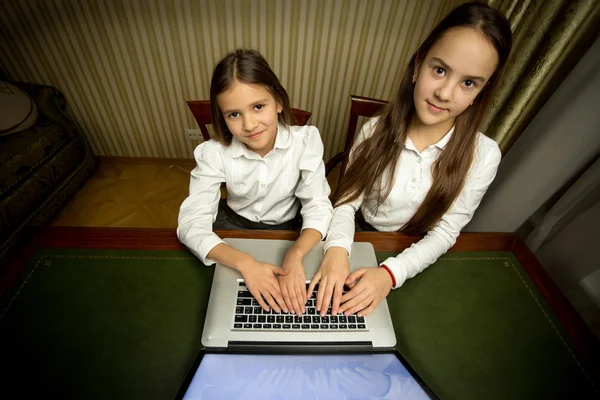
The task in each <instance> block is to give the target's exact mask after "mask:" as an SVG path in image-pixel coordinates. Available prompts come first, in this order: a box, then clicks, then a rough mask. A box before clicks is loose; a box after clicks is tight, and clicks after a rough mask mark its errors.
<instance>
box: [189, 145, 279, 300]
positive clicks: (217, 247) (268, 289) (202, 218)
mask: <svg viewBox="0 0 600 400" xmlns="http://www.w3.org/2000/svg"><path fill="white" fill-rule="evenodd" d="M216 146H218V145H217V144H215V143H212V142H205V143H202V144H201V145H199V146H198V147H197V148H196V150H195V151H194V157H195V159H196V168H194V170H193V171H192V173H191V177H190V195H189V196H188V197H187V198H186V199H185V200H184V202H183V204H182V205H181V209H180V211H179V225H178V227H177V236H178V238H179V240H180V241H181V243H183V244H184V245H185V246H186V247H187V248H189V249H190V251H191V252H192V253H193V254H194V255H195V256H196V257H198V258H199V259H200V260H201V261H202V262H203V263H204V264H206V265H211V264H214V263H215V262H219V263H221V264H224V265H227V266H229V267H232V268H234V269H237V270H238V271H240V273H241V274H242V276H243V277H244V280H245V281H246V284H247V285H248V290H250V292H251V293H252V295H253V296H254V297H255V298H256V300H257V301H258V303H259V304H260V305H261V307H263V308H264V309H265V310H268V309H269V306H268V305H267V303H268V304H270V305H271V306H272V307H273V308H274V309H275V310H277V311H279V310H280V308H279V305H278V304H280V305H283V304H284V302H283V299H282V298H281V292H280V291H279V285H278V284H277V279H276V278H275V275H276V274H285V273H286V272H285V271H282V270H281V269H280V268H278V267H276V266H274V265H271V264H265V263H261V262H258V261H256V260H255V259H254V258H252V257H251V256H249V255H247V254H245V253H242V252H241V251H239V250H236V249H234V248H233V247H231V246H229V245H227V244H225V242H224V241H223V240H222V239H221V238H219V237H218V236H217V235H216V234H215V233H214V232H213V231H212V224H213V222H214V221H215V219H216V217H217V212H218V207H219V200H220V198H221V191H220V187H221V182H225V172H224V165H223V159H222V155H221V154H220V152H219V150H218V148H217V147H216ZM263 298H264V300H266V302H265V301H264V300H263Z"/></svg>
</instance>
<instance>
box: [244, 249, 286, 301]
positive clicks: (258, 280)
mask: <svg viewBox="0 0 600 400" xmlns="http://www.w3.org/2000/svg"><path fill="white" fill-rule="evenodd" d="M238 270H239V271H240V273H241V274H242V277H243V278H244V281H246V286H247V287H248V290H249V291H250V293H252V296H254V298H255V299H256V301H257V302H258V304H260V306H261V307H262V308H263V310H266V311H268V310H269V305H270V306H271V307H273V310H275V311H277V312H281V309H283V311H285V312H287V311H288V309H287V307H286V305H285V302H284V301H283V297H282V296H281V290H280V289H279V282H278V281H277V276H282V275H287V274H288V273H289V271H284V270H283V269H282V268H279V267H277V266H275V265H273V264H267V263H262V262H259V261H256V260H255V259H251V260H250V261H248V262H247V263H245V264H244V265H243V266H240V267H239V268H238ZM265 300H266V302H265ZM267 303H268V305H267Z"/></svg>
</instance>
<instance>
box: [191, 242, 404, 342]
mask: <svg viewBox="0 0 600 400" xmlns="http://www.w3.org/2000/svg"><path fill="white" fill-rule="evenodd" d="M225 242H226V243H227V244H229V245H230V246H232V247H234V248H236V249H239V250H241V251H243V252H245V253H247V254H250V255H252V256H253V257H254V258H255V259H257V260H259V261H262V262H266V263H271V264H274V265H281V264H282V262H283V257H284V255H285V253H286V251H287V249H288V248H289V247H290V246H291V245H292V244H293V243H294V242H292V241H287V240H267V239H225ZM323 246H324V243H323V242H320V243H319V244H317V245H316V246H315V247H314V248H313V249H312V250H311V251H310V253H308V254H307V255H306V256H305V257H304V260H303V265H304V270H305V273H306V279H307V281H310V280H311V279H312V277H313V276H314V274H315V273H316V271H317V270H318V268H319V266H320V264H321V261H322V259H323V254H324V252H323ZM377 266H378V264H377V259H376V257H375V250H374V249H373V245H372V244H371V243H354V244H353V245H352V256H351V257H350V269H351V270H352V271H354V270H356V269H358V268H361V267H368V268H376V267H377ZM315 301H316V299H315V298H314V295H313V297H312V298H311V299H309V300H308V303H307V305H306V312H305V314H304V315H303V316H302V317H298V316H296V315H295V314H293V313H284V312H282V313H275V312H274V311H270V312H268V313H265V312H264V310H262V309H261V307H260V306H259V305H258V303H256V300H254V299H253V298H252V296H251V295H250V293H249V292H248V289H247V288H246V286H245V283H244V281H243V279H242V276H241V274H240V273H239V272H237V271H236V270H234V269H233V268H229V267H226V266H224V265H221V264H217V266H216V268H215V275H214V279H213V283H212V288H211V292H210V299H209V302H208V309H207V314H206V320H205V322H204V330H203V333H202V344H203V345H204V346H205V347H207V348H227V349H235V348H240V349H245V348H252V349H257V348H261V347H264V348H269V349H273V348H282V349H287V350H295V351H302V350H309V351H315V350H318V349H322V350H324V351H335V350H336V349H339V350H344V351H353V350H357V351H364V350H369V349H390V348H392V347H394V346H395V344H396V336H395V334H394V328H393V325H392V319H391V316H390V312H389V309H388V305H387V302H386V300H383V301H382V302H381V303H380V304H379V305H378V306H377V308H376V309H375V310H374V311H373V312H372V313H371V314H369V315H368V316H366V317H363V318H360V317H358V316H348V317H346V316H343V315H341V314H338V315H331V311H328V314H327V315H326V316H325V317H320V316H319V313H318V312H316V311H315V309H314V302H315Z"/></svg>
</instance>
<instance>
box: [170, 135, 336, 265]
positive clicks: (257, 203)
mask: <svg viewBox="0 0 600 400" xmlns="http://www.w3.org/2000/svg"><path fill="white" fill-rule="evenodd" d="M194 158H195V159H196V168H194V170H192V172H191V178H190V195H189V196H188V197H187V198H186V199H185V200H184V202H183V203H182V204H181V208H180V210H179V219H178V227H177V236H178V237H179V240H180V241H181V242H182V243H183V244H184V245H185V246H187V247H188V248H189V249H190V250H191V251H192V253H194V254H195V255H196V256H197V257H198V258H199V259H200V260H201V261H202V262H203V263H204V264H207V265H210V264H214V263H215V261H214V260H211V259H209V258H207V255H208V253H209V252H210V251H211V250H212V249H213V248H214V247H215V246H216V245H218V244H220V243H223V240H221V238H219V237H218V236H217V235H216V234H215V233H214V232H213V231H212V224H213V222H214V221H215V219H216V218H217V212H218V207H219V200H220V198H221V192H220V186H221V183H222V182H225V184H226V185H227V205H228V206H229V207H230V208H231V209H232V210H233V211H235V212H236V213H237V214H239V215H241V216H242V217H245V218H247V219H249V220H252V221H256V222H262V223H264V224H268V225H277V224H281V223H284V222H286V221H289V220H291V219H293V218H294V217H295V216H296V214H297V212H298V207H299V206H300V205H299V204H298V201H297V199H299V200H300V203H301V204H302V209H301V211H300V212H301V215H302V229H307V228H312V229H316V230H317V231H319V232H320V233H321V235H322V237H324V236H325V234H326V232H327V227H328V226H329V222H330V221H331V215H332V212H333V207H332V206H331V201H330V200H329V193H330V192H331V190H330V188H329V184H328V183H327V179H326V178H325V165H324V163H323V142H322V141H321V136H320V135H319V131H318V129H317V128H315V127H314V126H285V125H282V124H278V126H277V136H276V138H275V145H274V147H273V150H271V151H270V152H269V153H268V154H266V155H265V157H264V158H263V157H260V156H259V155H258V154H256V153H255V152H253V151H251V150H249V149H248V148H247V147H246V146H245V145H244V144H243V143H242V142H240V141H239V140H237V139H236V138H235V137H234V138H233V140H232V142H231V145H229V146H224V145H222V144H221V143H219V142H218V141H216V140H209V141H208V142H204V143H202V144H200V145H199V146H198V147H196V149H195V150H194Z"/></svg>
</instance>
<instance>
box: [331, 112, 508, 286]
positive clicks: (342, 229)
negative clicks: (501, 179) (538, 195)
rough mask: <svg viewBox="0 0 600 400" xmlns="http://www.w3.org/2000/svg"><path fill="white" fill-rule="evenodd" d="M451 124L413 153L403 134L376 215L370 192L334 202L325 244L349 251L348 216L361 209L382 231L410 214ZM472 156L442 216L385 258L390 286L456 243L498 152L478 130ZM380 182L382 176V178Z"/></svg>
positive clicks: (369, 126)
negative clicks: (415, 239) (391, 176)
mask: <svg viewBox="0 0 600 400" xmlns="http://www.w3.org/2000/svg"><path fill="white" fill-rule="evenodd" d="M376 122H377V118H372V119H370V120H369V121H368V122H367V123H366V124H365V125H364V126H363V127H362V129H361V131H360V133H359V135H358V137H357V139H356V142H355V144H354V146H353V150H354V149H355V148H356V146H357V145H358V144H359V143H361V142H362V141H364V140H365V139H366V138H368V137H370V136H371V135H372V134H373V131H374V129H375V124H376ZM453 132H454V128H452V129H451V130H450V131H449V132H448V133H447V134H446V135H445V136H444V137H443V138H442V139H441V140H440V141H439V142H437V143H435V144H433V145H431V146H429V147H428V148H426V149H425V150H423V151H422V152H419V151H418V150H417V149H416V148H415V146H414V144H413V142H412V140H411V139H410V138H408V137H407V139H406V142H405V145H404V148H403V150H402V153H401V154H400V157H399V161H398V163H397V165H396V167H395V171H394V174H395V177H394V181H393V185H394V186H393V188H392V191H391V192H390V194H389V196H388V198H387V199H386V200H385V201H384V202H383V203H382V204H380V205H379V209H378V211H377V214H373V213H372V210H373V208H374V205H375V204H376V202H377V198H376V197H375V196H369V197H367V198H365V196H360V197H359V198H358V199H356V200H355V201H353V202H351V203H346V204H343V205H341V206H339V207H336V208H335V209H334V212H333V218H332V221H331V225H330V227H329V230H328V232H327V240H326V243H325V249H326V250H327V249H328V248H329V247H332V246H338V247H343V248H344V249H346V250H347V251H348V253H350V248H351V245H352V241H353V238H354V215H355V213H356V211H357V210H358V209H359V207H360V209H361V211H362V213H363V215H364V218H365V221H366V222H368V223H369V224H371V225H372V226H373V227H374V228H375V229H377V230H378V231H382V232H394V231H397V230H399V229H400V228H402V226H404V225H405V224H406V223H407V222H408V221H409V220H410V219H411V218H412V216H413V215H414V214H415V213H416V211H417V209H418V208H419V206H420V205H421V203H422V202H423V200H424V199H425V196H426V195H427V192H428V191H429V189H430V188H431V184H432V175H431V167H432V166H433V164H434V162H435V161H436V160H437V158H438V157H439V155H440V154H441V152H442V151H443V149H444V147H445V146H446V144H447V143H448V141H449V140H450V137H451V136H452V133H453ZM478 135H479V136H478V138H477V144H476V149H475V157H474V158H473V162H472V164H471V167H470V169H469V172H468V174H467V178H466V181H465V185H464V187H463V189H462V191H461V192H460V194H459V195H458V197H457V198H456V200H455V201H454V203H453V204H452V206H451V207H450V208H449V209H448V211H447V212H446V213H445V214H444V215H443V216H442V218H441V219H440V220H439V221H438V222H437V223H436V224H435V225H434V226H433V228H431V229H430V230H429V231H428V232H427V234H426V235H425V237H424V238H423V239H421V240H419V241H418V242H416V243H414V244H412V245H411V246H410V247H409V248H408V249H406V250H404V251H403V252H402V253H400V254H398V255H397V256H396V257H390V258H388V259H387V260H385V261H384V262H383V263H382V264H385V265H386V266H387V267H388V268H389V269H390V270H391V272H392V273H393V274H394V277H395V279H396V286H395V287H394V288H398V287H400V286H402V284H403V283H404V281H405V280H406V279H408V278H412V277H413V276H415V275H416V274H418V273H419V272H421V271H423V270H424V269H425V268H427V267H428V266H429V265H431V264H433V263H434V262H435V261H436V260H437V259H438V258H439V257H440V256H441V255H442V254H444V253H445V252H446V251H448V249H449V248H450V247H452V246H453V245H454V243H455V242H456V238H457V237H458V235H459V234H460V231H461V229H462V228H463V227H464V226H465V225H466V224H467V223H468V222H469V221H470V220H471V218H472V217H473V214H474V212H475V210H476V209H477V207H478V206H479V203H480V202H481V199H482V198H483V195H484V194H485V192H486V190H487V188H488V186H489V185H490V184H491V183H492V181H493V180H494V177H495V176H496V171H497V169H498V165H499V164H500V159H501V156H502V154H501V152H500V148H499V147H498V144H497V143H496V142H495V141H494V140H492V139H490V138H488V137H487V136H485V135H484V134H482V133H479V134H478ZM384 181H385V180H384Z"/></svg>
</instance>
